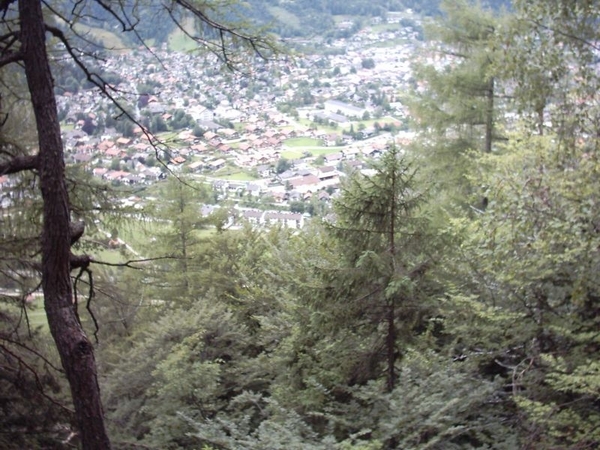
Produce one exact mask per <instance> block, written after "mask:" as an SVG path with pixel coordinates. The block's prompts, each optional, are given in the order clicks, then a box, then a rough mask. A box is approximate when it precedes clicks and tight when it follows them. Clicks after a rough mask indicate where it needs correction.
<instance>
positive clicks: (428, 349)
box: [0, 0, 600, 450]
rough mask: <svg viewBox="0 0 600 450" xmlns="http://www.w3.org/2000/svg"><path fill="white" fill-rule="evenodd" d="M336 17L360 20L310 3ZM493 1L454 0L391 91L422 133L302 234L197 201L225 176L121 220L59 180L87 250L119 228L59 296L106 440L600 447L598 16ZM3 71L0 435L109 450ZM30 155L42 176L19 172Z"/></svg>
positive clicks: (322, 448)
mask: <svg viewBox="0 0 600 450" xmlns="http://www.w3.org/2000/svg"><path fill="white" fill-rule="evenodd" d="M34 3H35V2H34ZM404 3H405V5H404V6H415V5H410V4H408V2H404ZM91 4H94V5H96V6H98V4H99V3H94V2H92V3H91ZM311 4H312V5H311V6H312V8H314V9H311V11H317V9H316V8H315V7H314V2H311ZM284 5H286V6H285V7H286V8H290V9H289V10H290V11H293V8H296V7H298V8H299V7H300V5H301V3H295V2H288V3H285V4H283V3H282V4H280V5H274V4H273V6H274V7H275V6H276V7H278V8H283V7H284ZM334 5H336V6H335V8H340V11H342V10H343V11H348V10H347V9H346V8H349V9H350V8H361V6H359V4H358V3H353V2H346V4H345V5H342V4H341V3H339V4H338V3H337V2H332V3H328V2H323V5H321V7H322V8H324V9H323V10H325V8H331V9H332V12H333V8H334ZM376 5H377V4H376V3H373V2H371V3H369V5H366V3H365V5H364V7H365V8H367V7H373V8H375V9H376V8H377V6H376ZM421 5H422V7H425V6H424V5H426V3H421ZM500 10H501V8H495V9H489V8H486V7H485V6H482V5H481V4H479V3H471V2H468V1H467V0H456V1H450V0H448V1H443V2H442V4H441V6H440V15H439V16H437V18H436V19H435V20H434V21H431V22H428V24H427V26H426V27H425V30H424V31H425V38H426V44H425V45H424V46H422V47H419V51H420V52H422V55H426V57H423V58H419V59H418V63H415V65H414V67H413V73H414V79H412V80H411V86H412V89H411V90H410V91H406V92H401V93H398V96H401V99H402V101H403V102H404V103H405V104H406V106H407V108H408V109H409V111H410V131H412V132H413V133H412V134H410V136H411V139H410V140H408V139H406V138H403V139H401V140H398V139H395V137H396V136H393V137H392V139H390V142H389V144H388V145H387V146H386V148H385V149H384V151H383V152H382V154H381V156H380V157H379V158H377V159H374V160H370V161H369V167H368V168H367V169H368V170H363V171H361V170H356V171H354V172H352V173H349V175H348V176H347V177H346V179H345V180H344V182H343V183H342V185H341V186H340V189H339V194H338V195H334V196H333V197H332V199H331V205H330V210H329V211H328V214H323V217H320V218H316V217H314V218H313V219H312V221H311V223H310V225H308V226H306V227H304V228H302V229H295V228H294V229H292V228H286V227H283V226H281V227H280V226H272V227H268V228H261V227H257V226H253V224H252V223H250V222H248V223H245V224H243V225H241V226H238V227H228V226H227V224H226V223H225V222H226V220H225V219H224V218H223V216H219V213H216V214H214V215H203V214H202V213H201V208H200V205H205V204H209V203H212V202H214V200H215V196H216V197H218V193H216V192H215V191H213V190H212V188H211V186H212V185H211V184H207V183H203V182H202V181H203V180H202V179H200V178H199V177H192V176H186V174H185V173H180V174H178V176H171V175H174V173H170V176H168V177H167V180H165V181H162V182H160V183H156V185H155V186H154V187H153V189H154V190H152V191H150V192H151V194H148V197H149V202H148V204H147V207H146V208H145V209H144V210H130V209H121V210H118V209H117V208H115V207H114V205H115V204H116V203H117V202H116V200H114V199H112V198H111V195H118V194H119V193H118V192H116V193H112V192H110V190H108V189H107V187H106V186H105V185H99V184H97V183H95V182H94V181H92V180H91V179H90V177H89V174H88V175H86V174H83V173H78V170H77V169H76V168H68V170H67V172H66V175H65V181H64V185H65V188H66V189H67V190H68V192H69V194H70V201H69V203H68V206H69V212H70V214H71V215H72V216H73V218H74V219H75V218H77V219H81V220H82V221H83V220H85V221H86V223H87V224H89V225H88V228H87V229H86V235H87V236H89V237H87V238H81V233H79V235H76V234H75V232H74V231H72V232H70V233H71V234H68V233H67V234H66V235H65V239H66V240H67V242H68V243H70V246H72V250H73V252H77V253H78V254H81V255H83V254H84V253H85V254H86V255H87V254H92V253H94V252H96V253H100V252H103V251H106V248H105V246H103V245H102V244H103V242H104V241H108V239H106V238H107V236H106V230H109V231H108V235H110V242H111V245H112V246H113V247H114V246H117V247H119V248H120V251H121V252H122V254H121V255H120V257H119V258H118V259H117V260H115V261H113V262H111V261H108V260H106V259H105V258H106V257H107V255H109V254H110V255H113V256H114V254H112V253H109V252H106V253H104V254H103V255H98V257H95V258H91V257H88V259H87V260H86V261H87V262H88V265H85V266H83V265H81V264H80V265H79V266H77V265H73V266H69V267H72V269H73V270H72V272H71V277H70V282H71V283H72V284H68V283H67V284H68V285H69V288H70V292H71V291H72V292H73V296H74V298H73V299H72V301H71V297H69V300H70V303H67V304H63V305H62V308H64V309H65V310H68V311H75V314H76V317H77V322H78V325H81V327H82V328H81V329H82V330H85V331H87V333H88V334H89V335H90V336H95V337H96V338H97V341H93V348H94V350H95V352H96V357H97V369H96V368H94V375H95V374H96V370H97V375H98V383H99V385H100V392H101V393H102V400H103V418H104V419H105V420H106V424H107V429H108V436H110V440H111V442H112V447H113V448H116V449H139V448H143V449H156V450H158V449H160V450H164V449H168V450H179V449H182V450H183V449H202V450H221V449H227V450H234V449H235V450H251V449H256V450H262V449H268V450H269V449H286V450H287V449H298V450H329V449H339V450H388V449H389V450H391V449H399V450H400V449H402V450H407V449H415V450H416V449H422V450H425V449H439V450H454V449H457V450H458V449H461V450H463V449H465V450H469V449H473V450H475V449H496V450H514V449H523V450H525V449H527V450H529V449H535V450H550V449H553V450H558V449H560V450H563V449H564V450H567V449H569V450H583V449H592V448H597V447H599V446H600V360H599V356H598V355H599V352H598V350H599V348H600V336H599V334H598V330H599V329H600V285H599V280H598V270H599V269H600V253H599V251H600V201H599V199H598V192H599V191H600V147H599V141H598V136H600V128H599V127H600V109H599V108H598V105H599V100H600V98H599V97H598V96H599V95H600V94H599V93H600V89H599V88H600V83H599V82H600V78H599V75H600V74H599V72H598V69H599V66H598V52H599V49H598V47H597V45H596V43H597V42H600V36H599V33H600V31H599V30H598V28H597V26H596V25H597V23H598V20H599V19H600V17H599V16H598V15H599V14H600V13H599V11H598V9H597V8H596V7H595V5H594V4H593V2H588V1H584V0H575V1H574V0H559V1H556V2H547V1H544V0H533V1H532V0H527V1H525V0H515V1H513V5H512V10H511V11H502V12H501V11H500ZM40 11H41V10H40ZM226 12H227V11H226ZM336 14H337V13H336ZM340 14H342V12H340ZM343 14H345V12H344V13H343ZM306 17H310V16H306ZM325 17H326V16H325ZM323 20H325V19H323ZM4 25H5V26H8V25H6V24H4ZM9 25H10V24H9ZM13 25H14V24H13ZM165 29H166V28H165ZM140 33H142V31H141V30H140ZM157 33H160V32H159V31H157ZM7 36H9V37H7V40H5V41H1V40H0V42H8V41H9V38H10V36H13V34H12V32H10V30H9V31H7ZM149 37H150V36H149ZM156 37H157V38H158V34H157V35H156ZM42 47H43V46H42ZM8 50H10V48H7V49H6V52H5V53H6V54H9V53H8ZM0 61H5V60H2V55H0ZM415 61H417V59H416V58H415ZM8 69H11V70H12V66H7V67H3V68H2V73H1V74H0V75H1V76H2V79H3V80H4V81H5V84H4V85H3V87H2V89H6V90H3V91H2V98H3V99H4V98H9V99H11V102H10V103H8V104H5V103H3V104H2V107H3V113H4V114H8V116H5V117H7V118H6V120H4V121H3V122H2V128H1V129H0V131H1V138H2V141H1V147H0V158H1V159H0V169H1V170H0V179H2V180H3V183H2V189H3V190H2V191H0V192H2V195H3V196H2V202H3V203H2V213H1V216H0V220H1V224H0V230H1V231H0V239H1V240H0V248H1V249H2V256H0V280H1V283H2V285H1V286H0V287H2V292H1V297H0V300H1V301H2V302H3V303H2V309H0V357H1V358H2V364H0V429H2V430H3V431H2V432H1V433H0V447H2V448H6V449H22V448H32V449H36V448H39V449H67V448H74V447H75V448H77V447H81V448H102V447H91V446H86V444H85V443H84V444H80V440H79V436H80V435H81V434H82V431H81V429H80V427H81V425H80V424H81V421H80V420H79V416H80V415H81V414H84V413H85V412H86V410H85V409H84V410H83V411H81V409H78V410H77V411H73V408H72V406H71V402H72V400H71V399H70V398H68V397H69V396H68V394H67V392H68V388H67V387H66V385H67V383H66V381H65V380H66V379H67V376H66V375H65V371H66V369H61V357H59V355H58V354H57V351H56V349H54V348H53V347H52V346H50V345H49V343H48V342H49V338H48V336H49V331H48V328H47V326H46V325H45V322H44V321H41V322H34V321H33V320H32V319H33V313H34V312H35V308H34V306H32V305H30V304H29V302H33V300H32V298H30V297H28V295H29V294H30V293H32V292H37V288H38V281H37V278H36V277H35V275H37V274H38V272H39V271H40V270H41V268H40V265H41V263H40V261H43V262H46V261H47V260H46V259H44V260H41V258H39V253H40V249H39V245H40V244H39V235H40V232H41V226H42V224H40V218H39V216H40V209H41V208H42V207H43V206H42V204H41V203H42V202H43V198H42V199H40V195H39V194H38V193H37V188H38V186H39V183H40V181H39V180H38V172H39V170H40V169H39V168H38V166H36V165H34V164H33V163H32V162H31V158H30V156H31V154H30V153H27V149H36V150H37V143H36V136H35V133H34V132H31V131H24V130H27V129H26V128H23V127H22V124H28V123H30V121H31V120H32V119H31V114H30V108H31V107H29V106H27V107H25V106H23V101H22V100H21V98H20V97H19V98H16V96H14V95H13V94H15V93H23V92H25V91H26V90H27V89H26V88H25V87H24V85H23V82H22V78H21V75H15V73H20V72H18V71H17V69H14V70H15V71H17V72H12V71H9V70H8ZM8 88H10V90H8ZM49 91H50V90H48V92H49ZM34 109H35V105H34ZM38 129H39V128H38ZM38 132H39V133H41V132H42V130H41V129H39V131H38ZM26 163H30V165H26ZM18 164H21V165H22V167H29V168H31V169H32V172H31V173H29V172H27V173H25V174H24V175H22V176H19V177H13V176H14V175H15V174H18V173H19V171H18V170H16V169H18V168H19V167H21V166H18ZM42 172H43V171H42ZM11 177H12V178H11ZM8 181H10V184H9V182H8ZM45 192H46V191H44V193H45ZM124 192H125V193H126V194H127V195H130V194H131V193H132V191H131V190H124ZM135 194H136V195H138V194H139V195H142V193H141V192H139V191H136V192H135ZM229 207H233V206H232V205H230V204H225V205H223V209H222V211H224V210H225V209H226V208H229ZM47 220H48V219H46V223H47ZM67 228H69V223H68V222H67ZM81 231H83V230H81ZM120 237H123V238H124V239H126V240H127V241H128V242H130V243H131V244H132V245H135V247H136V253H135V254H133V253H130V252H129V250H128V249H127V248H126V246H125V244H123V243H122V241H120V240H119V239H120ZM63 240H64V239H63ZM44 242H47V238H46V241H44ZM70 246H69V251H70V249H71V247H70ZM106 247H108V245H107V246H106ZM45 258H47V257H45ZM75 261H81V259H76V260H75ZM36 324H39V326H36ZM90 342H92V339H90ZM90 345H91V344H90ZM84 350H85V349H84ZM88 351H89V352H91V350H88ZM89 354H91V353H87V355H89ZM64 359H65V357H64V356H62V361H63V364H64ZM76 377H77V376H76ZM69 381H70V380H69ZM80 394H81V392H80ZM84 394H85V393H84ZM105 448H108V447H105Z"/></svg>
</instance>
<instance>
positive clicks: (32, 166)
mask: <svg viewBox="0 0 600 450" xmlns="http://www.w3.org/2000/svg"><path fill="white" fill-rule="evenodd" d="M38 159H39V158H38V155H37V154H36V155H26V156H14V157H12V158H11V159H9V160H8V161H6V162H3V163H0V175H10V174H12V173H18V172H24V171H26V170H37V168H38Z"/></svg>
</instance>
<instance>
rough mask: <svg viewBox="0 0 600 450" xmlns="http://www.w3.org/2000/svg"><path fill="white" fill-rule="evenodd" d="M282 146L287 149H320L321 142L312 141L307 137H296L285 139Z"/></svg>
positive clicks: (317, 140)
mask: <svg viewBox="0 0 600 450" xmlns="http://www.w3.org/2000/svg"><path fill="white" fill-rule="evenodd" d="M283 145H286V146H288V147H322V146H323V142H322V141H320V140H319V139H313V138H308V137H297V138H290V139H286V140H285V141H284V142H283Z"/></svg>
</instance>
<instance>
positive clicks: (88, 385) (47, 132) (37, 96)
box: [19, 0, 110, 450]
mask: <svg viewBox="0 0 600 450" xmlns="http://www.w3.org/2000/svg"><path fill="white" fill-rule="evenodd" d="M19 15H20V19H21V43H22V47H21V52H22V57H23V64H24V66H25V74H26V76H27V84H28V88H29V92H30V94H31V101H32V104H33V109H34V113H35V119H36V126H37V132H38V139H39V159H38V161H37V162H38V164H37V167H38V170H39V177H40V186H41V190H42V199H43V202H44V212H43V232H42V287H43V291H44V306H45V309H46V314H47V316H48V324H49V325H50V331H51V333H52V337H53V338H54V341H55V343H56V346H57V348H58V352H59V354H60V358H61V361H62V365H63V368H64V369H65V372H66V375H67V379H68V381H69V385H70V387H71V395H72V398H73V404H74V406H75V413H76V416H77V421H78V427H79V434H80V438H81V442H82V446H83V448H84V449H86V450H87V449H97V450H107V449H110V442H109V439H108V436H107V433H106V430H105V426H104V416H103V411H102V405H101V402H100V389H99V386H98V379H97V375H96V362H95V359H94V353H93V347H92V345H91V343H90V341H89V339H88V338H87V336H86V335H85V332H84V331H83V329H82V328H81V324H80V323H79V319H78V317H77V313H76V311H75V309H74V306H73V292H72V283H71V276H70V269H71V267H70V254H71V252H70V246H71V236H70V231H69V221H70V213H69V199H68V194H67V189H66V184H65V164H64V159H63V145H62V140H61V137H60V125H59V121H58V115H57V108H56V99H55V97H54V91H53V80H52V73H51V71H50V65H49V63H48V55H47V53H46V46H45V31H46V30H45V23H44V18H43V15H42V7H41V1H40V0H19Z"/></svg>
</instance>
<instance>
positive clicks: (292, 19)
mask: <svg viewBox="0 0 600 450" xmlns="http://www.w3.org/2000/svg"><path fill="white" fill-rule="evenodd" d="M267 8H268V10H269V12H270V13H271V14H272V15H273V17H274V18H276V19H278V20H279V21H280V22H281V23H285V24H286V25H287V26H289V27H291V28H295V29H296V30H299V29H300V19H298V17H297V16H296V15H294V14H292V13H291V12H289V11H287V10H286V9H284V8H281V7H279V6H268V7H267Z"/></svg>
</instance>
